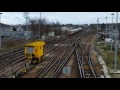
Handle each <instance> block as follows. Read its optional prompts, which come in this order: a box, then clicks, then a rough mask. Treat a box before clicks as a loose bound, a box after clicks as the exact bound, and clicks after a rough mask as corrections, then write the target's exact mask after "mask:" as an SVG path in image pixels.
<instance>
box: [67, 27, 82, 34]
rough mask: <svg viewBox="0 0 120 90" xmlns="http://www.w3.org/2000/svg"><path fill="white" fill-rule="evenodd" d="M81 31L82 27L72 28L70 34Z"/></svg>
mask: <svg viewBox="0 0 120 90" xmlns="http://www.w3.org/2000/svg"><path fill="white" fill-rule="evenodd" d="M79 31H82V28H76V29H71V30H69V31H68V34H69V35H73V34H75V33H77V32H79Z"/></svg>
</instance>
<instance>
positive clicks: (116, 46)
mask: <svg viewBox="0 0 120 90" xmlns="http://www.w3.org/2000/svg"><path fill="white" fill-rule="evenodd" d="M117 23H118V12H117V15H116V31H115V33H116V36H115V66H114V70H115V71H116V68H117V67H116V62H117V48H118V45H117V31H118V27H117Z"/></svg>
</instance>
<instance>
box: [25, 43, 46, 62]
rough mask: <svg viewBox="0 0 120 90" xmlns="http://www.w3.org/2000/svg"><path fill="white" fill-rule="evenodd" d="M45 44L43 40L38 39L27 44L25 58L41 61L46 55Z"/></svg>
mask: <svg viewBox="0 0 120 90" xmlns="http://www.w3.org/2000/svg"><path fill="white" fill-rule="evenodd" d="M44 45H45V42H43V41H36V42H33V43H29V44H26V45H25V52H24V54H25V58H26V59H30V60H31V63H39V62H40V61H41V57H42V56H43V55H44Z"/></svg>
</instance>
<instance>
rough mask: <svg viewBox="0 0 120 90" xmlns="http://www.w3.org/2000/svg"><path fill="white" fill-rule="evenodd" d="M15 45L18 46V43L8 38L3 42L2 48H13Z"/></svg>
mask: <svg viewBox="0 0 120 90" xmlns="http://www.w3.org/2000/svg"><path fill="white" fill-rule="evenodd" d="M17 44H18V42H17V41H15V40H13V39H11V38H8V39H6V40H4V42H3V46H4V47H13V46H16V45H17Z"/></svg>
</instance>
